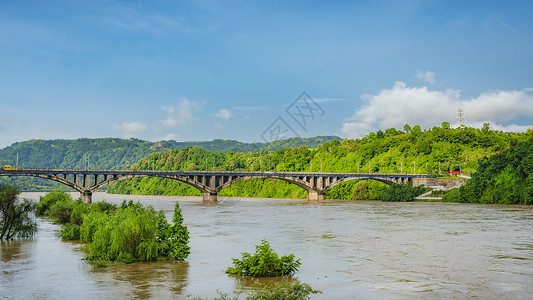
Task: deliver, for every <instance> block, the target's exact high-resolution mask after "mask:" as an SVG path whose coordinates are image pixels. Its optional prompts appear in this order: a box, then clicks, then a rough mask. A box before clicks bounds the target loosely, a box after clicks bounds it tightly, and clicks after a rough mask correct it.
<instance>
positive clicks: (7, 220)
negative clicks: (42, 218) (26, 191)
mask: <svg viewBox="0 0 533 300" xmlns="http://www.w3.org/2000/svg"><path fill="white" fill-rule="evenodd" d="M19 194H20V192H19V191H18V190H17V189H15V188H13V187H11V186H10V185H0V240H11V239H13V238H15V237H23V238H24V237H31V236H33V234H34V233H35V232H36V231H37V223H36V222H35V221H34V220H33V219H32V218H31V217H30V214H31V212H32V211H33V210H34V209H35V204H33V203H31V202H30V201H28V200H26V199H24V200H23V201H22V203H20V201H19V200H18V196H19Z"/></svg>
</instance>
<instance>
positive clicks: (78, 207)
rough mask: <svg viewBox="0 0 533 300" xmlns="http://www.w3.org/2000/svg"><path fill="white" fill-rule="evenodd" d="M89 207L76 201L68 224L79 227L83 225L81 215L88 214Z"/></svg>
mask: <svg viewBox="0 0 533 300" xmlns="http://www.w3.org/2000/svg"><path fill="white" fill-rule="evenodd" d="M91 208H92V207H91V205H89V204H87V203H83V202H81V200H76V202H75V205H74V208H73V209H72V212H71V214H70V223H72V224H76V225H78V226H79V225H81V224H82V223H83V215H84V214H86V213H88V212H89V211H90V210H91Z"/></svg>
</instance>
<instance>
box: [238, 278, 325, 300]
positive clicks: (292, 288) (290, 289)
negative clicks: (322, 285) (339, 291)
mask: <svg viewBox="0 0 533 300" xmlns="http://www.w3.org/2000/svg"><path fill="white" fill-rule="evenodd" d="M319 293H322V292H321V291H320V290H315V289H313V288H311V286H310V285H309V284H307V283H299V282H298V283H293V284H289V283H278V284H275V285H274V286H272V287H271V286H267V287H265V289H264V290H263V291H257V292H254V293H252V294H251V295H249V296H248V297H247V298H246V299H249V300H275V299H276V300H277V299H285V300H300V299H301V300H304V299H310V295H311V294H319Z"/></svg>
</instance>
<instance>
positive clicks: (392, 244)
mask: <svg viewBox="0 0 533 300" xmlns="http://www.w3.org/2000/svg"><path fill="white" fill-rule="evenodd" d="M73 195H74V196H75V197H78V196H79V195H77V194H73ZM22 197H23V198H28V199H33V200H36V201H38V197H39V194H38V193H23V194H22ZM93 197H94V199H93V201H101V200H106V201H108V202H113V203H120V202H121V201H122V200H134V201H137V200H139V201H141V202H142V203H145V204H150V205H153V206H154V208H155V209H157V210H159V209H163V210H165V212H166V213H167V217H168V218H169V220H170V219H171V218H172V212H173V208H174V203H175V202H176V201H179V203H180V206H181V208H182V211H183V217H184V224H185V225H186V226H187V227H188V228H189V231H190V246H191V255H190V256H189V258H188V259H187V260H186V261H184V262H155V263H135V264H128V265H119V266H113V267H108V268H94V267H92V266H91V265H89V264H88V263H87V262H86V261H84V260H83V258H84V256H85V253H84V252H83V251H82V245H81V244H79V243H73V242H62V241H61V239H60V238H59V237H57V234H58V233H59V228H60V227H59V226H58V225H53V224H51V223H50V222H48V221H47V220H42V219H38V225H39V232H38V234H37V235H36V236H35V237H34V238H33V239H29V240H21V241H9V242H5V241H4V242H1V248H0V271H1V274H0V298H1V299H103V298H105V299H131V298H139V299H148V298H157V299H169V298H174V299H186V298H187V295H196V296H202V297H208V298H212V297H215V296H217V292H216V291H217V290H221V291H223V292H231V291H233V290H238V289H250V287H251V286H253V285H254V281H253V280H245V279H242V278H240V277H234V276H228V275H227V274H225V273H224V270H225V269H226V268H227V267H228V266H230V265H231V258H240V252H243V251H246V252H254V251H255V248H254V246H255V245H257V244H259V243H260V241H261V239H263V238H265V239H267V240H268V241H269V242H270V244H271V246H272V248H273V249H274V250H276V251H277V252H278V253H279V254H280V255H283V254H289V253H294V254H295V256H296V257H298V258H301V262H302V266H301V268H300V270H299V272H298V273H297V274H296V275H295V276H293V278H292V279H290V280H298V281H300V282H306V283H308V284H310V285H311V286H312V287H313V288H315V289H319V290H321V291H322V292H323V294H319V295H315V296H313V297H312V298H311V299H435V298H440V299H442V298H445V299H466V298H468V299H471V298H478V299H530V298H531V295H533V207H525V206H498V205H472V204H456V203H421V202H413V203H382V202H374V201H356V202H354V201H332V202H324V203H308V202H307V201H299V200H266V199H250V198H222V199H219V200H220V201H219V202H218V203H217V204H214V205H204V204H203V203H202V201H201V198H195V197H163V196H162V197H154V196H126V195H107V194H103V193H98V194H95V195H94V196H93ZM282 280H287V279H286V278H274V279H263V280H262V282H263V283H265V284H269V283H272V282H277V281H282Z"/></svg>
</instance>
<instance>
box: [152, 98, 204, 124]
mask: <svg viewBox="0 0 533 300" xmlns="http://www.w3.org/2000/svg"><path fill="white" fill-rule="evenodd" d="M198 108H200V104H198V102H196V101H190V100H187V99H181V100H180V102H179V103H178V105H177V107H169V106H163V107H161V109H163V110H164V111H166V112H167V118H166V119H165V120H164V121H163V125H165V126H166V127H171V128H172V127H181V126H185V125H187V124H188V123H191V122H196V121H197V119H196V118H195V117H194V116H193V110H195V109H198Z"/></svg>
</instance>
